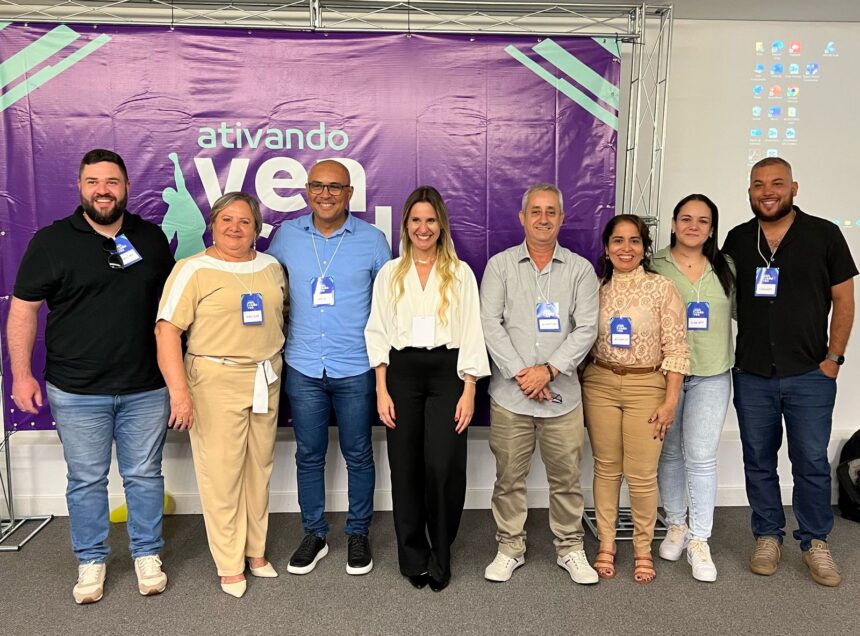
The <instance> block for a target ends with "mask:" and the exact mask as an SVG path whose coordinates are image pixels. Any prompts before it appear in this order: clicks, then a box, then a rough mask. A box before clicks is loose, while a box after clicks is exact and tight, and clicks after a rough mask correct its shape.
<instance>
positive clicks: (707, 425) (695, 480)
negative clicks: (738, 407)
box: [657, 371, 732, 540]
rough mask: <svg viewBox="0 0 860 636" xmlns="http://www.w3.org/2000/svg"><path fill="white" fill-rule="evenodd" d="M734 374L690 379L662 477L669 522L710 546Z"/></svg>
mask: <svg viewBox="0 0 860 636" xmlns="http://www.w3.org/2000/svg"><path fill="white" fill-rule="evenodd" d="M731 390H732V383H731V377H730V375H729V372H728V371H726V372H725V373H720V374H719V375H713V376H700V375H690V376H687V377H686V378H684V387H683V390H682V391H681V395H680V396H679V398H678V408H677V410H676V411H675V422H674V423H673V424H672V427H671V428H670V429H669V433H668V434H667V435H666V438H665V439H664V440H663V452H662V454H661V455H660V466H659V468H658V471H657V483H658V484H659V486H660V498H661V499H662V500H663V508H664V509H665V510H666V520H667V521H668V522H669V523H672V524H679V525H680V524H684V523H687V522H688V520H687V517H688V514H687V506H688V502H689V524H690V532H691V534H692V536H693V537H694V538H696V539H704V540H707V539H708V538H709V537H710V536H711V529H712V527H713V525H714V505H715V504H716V500H717V451H718V449H719V447H720V434H721V433H722V431H723V424H724V423H725V420H726V411H727V410H728V408H729V396H730V395H731Z"/></svg>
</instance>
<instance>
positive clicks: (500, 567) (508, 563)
mask: <svg viewBox="0 0 860 636" xmlns="http://www.w3.org/2000/svg"><path fill="white" fill-rule="evenodd" d="M525 562H526V558H525V557H524V556H518V557H509V556H507V555H505V554H502V553H501V552H497V553H496V558H495V559H493V562H492V563H490V565H488V566H487V568H486V569H485V570H484V578H485V579H487V580H488V581H495V582H497V583H504V582H505V581H510V580H511V576H512V575H513V573H514V570H516V569H517V568H518V567H520V566H521V565H523V564H524V563H525Z"/></svg>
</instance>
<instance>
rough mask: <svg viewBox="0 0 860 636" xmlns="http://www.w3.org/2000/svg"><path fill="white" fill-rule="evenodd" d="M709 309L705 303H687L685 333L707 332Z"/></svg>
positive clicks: (708, 305)
mask: <svg viewBox="0 0 860 636" xmlns="http://www.w3.org/2000/svg"><path fill="white" fill-rule="evenodd" d="M710 317H711V307H710V304H709V303H707V302H690V303H687V331H707V330H708V323H709V322H710Z"/></svg>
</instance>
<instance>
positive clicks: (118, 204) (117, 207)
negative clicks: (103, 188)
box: [81, 196, 128, 225]
mask: <svg viewBox="0 0 860 636" xmlns="http://www.w3.org/2000/svg"><path fill="white" fill-rule="evenodd" d="M127 203H128V196H124V197H123V198H122V199H119V200H117V199H114V200H113V208H111V209H110V210H108V211H107V212H105V213H102V212H100V211H99V209H98V208H96V207H95V206H94V205H93V204H92V203H90V202H89V201H87V200H86V199H85V198H84V197H83V196H81V207H82V208H83V209H84V212H86V213H87V216H88V217H90V219H91V220H92V221H93V223H98V224H99V225H112V224H113V223H116V222H117V221H118V220H119V219H120V217H122V215H123V214H124V213H125V206H126V204H127Z"/></svg>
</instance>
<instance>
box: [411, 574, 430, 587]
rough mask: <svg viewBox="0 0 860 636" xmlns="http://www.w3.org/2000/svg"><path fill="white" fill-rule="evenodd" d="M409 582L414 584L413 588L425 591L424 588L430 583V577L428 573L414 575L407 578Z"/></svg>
mask: <svg viewBox="0 0 860 636" xmlns="http://www.w3.org/2000/svg"><path fill="white" fill-rule="evenodd" d="M406 578H407V579H409V582H410V583H412V587H414V588H415V589H416V590H421V589H424V587H425V586H426V585H427V584H428V583H429V582H430V575H429V574H427V572H424V573H423V574H413V575H412V576H407V577H406Z"/></svg>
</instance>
